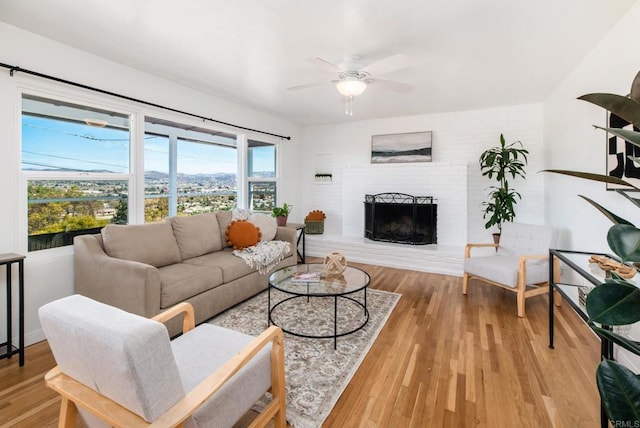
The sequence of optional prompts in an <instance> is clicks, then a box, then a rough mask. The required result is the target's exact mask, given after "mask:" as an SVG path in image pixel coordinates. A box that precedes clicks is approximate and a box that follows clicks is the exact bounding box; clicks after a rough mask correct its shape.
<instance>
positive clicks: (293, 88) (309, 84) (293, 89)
mask: <svg viewBox="0 0 640 428" xmlns="http://www.w3.org/2000/svg"><path fill="white" fill-rule="evenodd" d="M328 83H331V82H316V83H306V84H304V85H297V86H291V87H290V88H287V91H298V90H300V89H307V88H314V87H316V86H323V85H326V84H328Z"/></svg>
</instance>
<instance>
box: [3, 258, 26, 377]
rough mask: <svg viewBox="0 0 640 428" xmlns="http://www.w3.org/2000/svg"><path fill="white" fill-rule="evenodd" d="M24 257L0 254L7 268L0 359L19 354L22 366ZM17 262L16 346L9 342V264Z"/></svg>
mask: <svg viewBox="0 0 640 428" xmlns="http://www.w3.org/2000/svg"><path fill="white" fill-rule="evenodd" d="M24 259H25V256H22V255H20V254H14V253H8V254H0V265H4V266H5V268H6V269H7V284H6V286H7V341H6V342H4V343H0V359H3V358H11V356H12V355H15V354H19V364H20V367H22V366H24ZM14 263H18V347H17V348H16V347H15V346H13V344H12V343H11V338H12V336H13V329H12V325H11V321H12V313H11V312H12V311H11V306H12V298H11V285H12V284H11V265H13V264H14Z"/></svg>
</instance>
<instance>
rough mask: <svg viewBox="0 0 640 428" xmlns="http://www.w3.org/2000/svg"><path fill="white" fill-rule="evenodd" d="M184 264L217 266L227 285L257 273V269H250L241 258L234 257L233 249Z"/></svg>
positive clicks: (197, 258) (186, 261)
mask: <svg viewBox="0 0 640 428" xmlns="http://www.w3.org/2000/svg"><path fill="white" fill-rule="evenodd" d="M184 263H185V264H190V265H197V266H217V267H219V268H220V269H221V270H222V279H223V280H224V282H225V283H229V282H231V281H233V280H236V279H238V278H242V277H243V276H245V275H249V274H250V273H252V272H255V271H256V269H254V268H251V267H249V265H247V263H245V261H244V260H242V259H241V258H240V257H236V256H234V255H233V254H232V250H231V248H226V249H224V250H222V251H218V252H216V253H210V254H205V255H204V256H200V257H194V258H193V259H189V260H185V261H184Z"/></svg>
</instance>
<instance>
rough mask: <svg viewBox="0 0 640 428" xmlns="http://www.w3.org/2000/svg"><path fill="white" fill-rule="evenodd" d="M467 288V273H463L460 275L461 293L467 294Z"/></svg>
mask: <svg viewBox="0 0 640 428" xmlns="http://www.w3.org/2000/svg"><path fill="white" fill-rule="evenodd" d="M468 288H469V274H468V273H466V272H465V273H464V275H463V276H462V294H467V289H468Z"/></svg>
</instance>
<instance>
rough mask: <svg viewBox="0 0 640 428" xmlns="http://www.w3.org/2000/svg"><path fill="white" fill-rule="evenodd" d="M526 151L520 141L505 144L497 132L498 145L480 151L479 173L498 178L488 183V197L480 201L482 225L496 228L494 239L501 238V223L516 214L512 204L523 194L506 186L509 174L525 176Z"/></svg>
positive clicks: (511, 218) (496, 240) (509, 219)
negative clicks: (491, 184)
mask: <svg viewBox="0 0 640 428" xmlns="http://www.w3.org/2000/svg"><path fill="white" fill-rule="evenodd" d="M528 154H529V152H528V151H527V149H525V148H524V147H523V145H522V143H521V142H520V141H515V142H513V143H511V144H507V143H506V141H505V138H504V135H503V134H500V145H499V146H496V147H492V148H490V149H487V150H485V151H484V152H482V154H481V155H480V171H481V172H482V175H483V176H485V177H488V178H490V179H493V178H494V177H495V180H496V181H497V185H494V186H491V187H489V190H490V191H489V195H488V197H489V199H488V201H486V202H483V204H482V205H483V207H484V209H483V213H482V218H484V219H487V217H488V218H489V219H488V220H487V222H486V223H485V225H484V227H485V228H487V229H489V228H491V227H493V226H496V227H497V228H498V232H497V233H494V234H493V236H494V241H495V242H498V240H499V239H500V231H501V228H502V223H503V222H505V221H513V219H514V218H515V216H516V211H515V206H516V203H517V202H518V199H521V198H522V196H521V195H520V193H518V192H516V191H515V190H514V189H513V188H511V187H509V180H508V178H509V176H510V177H511V178H512V179H515V178H516V177H521V178H525V176H526V171H525V169H524V167H525V166H526V165H527V155H528Z"/></svg>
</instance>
